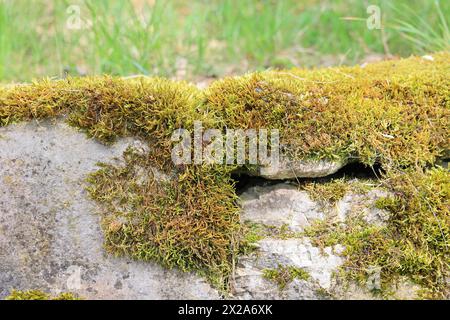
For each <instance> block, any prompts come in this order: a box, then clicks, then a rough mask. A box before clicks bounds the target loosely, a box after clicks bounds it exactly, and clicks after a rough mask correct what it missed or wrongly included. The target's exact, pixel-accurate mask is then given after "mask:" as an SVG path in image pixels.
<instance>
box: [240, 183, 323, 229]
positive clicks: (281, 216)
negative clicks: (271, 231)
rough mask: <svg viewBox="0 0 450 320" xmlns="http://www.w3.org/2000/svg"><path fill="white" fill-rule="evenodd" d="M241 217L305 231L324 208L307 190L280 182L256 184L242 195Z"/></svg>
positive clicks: (318, 217) (321, 216) (320, 214)
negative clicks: (269, 184)
mask: <svg viewBox="0 0 450 320" xmlns="http://www.w3.org/2000/svg"><path fill="white" fill-rule="evenodd" d="M241 205H242V213H241V220H243V221H252V222H258V223H263V224H266V225H270V226H276V227H282V226H287V227H288V228H289V229H290V230H291V231H294V232H298V231H302V230H303V229H304V227H305V226H308V225H310V223H311V222H312V221H314V220H317V219H323V218H324V215H323V212H322V211H321V210H320V208H319V207H318V205H317V203H315V202H314V201H312V200H311V199H310V197H309V196H308V193H307V192H305V191H300V190H298V189H297V188H296V187H295V186H292V185H289V184H285V183H280V184H276V185H272V186H266V187H261V186H254V187H251V188H250V189H249V190H247V191H245V192H244V193H243V194H242V195H241Z"/></svg>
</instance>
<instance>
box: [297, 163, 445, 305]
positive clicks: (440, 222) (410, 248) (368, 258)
mask: <svg viewBox="0 0 450 320" xmlns="http://www.w3.org/2000/svg"><path fill="white" fill-rule="evenodd" d="M384 184H385V185H386V187H387V188H389V189H390V191H391V192H392V194H393V195H394V196H392V197H387V198H381V199H379V200H378V201H377V207H378V208H382V209H386V210H389V212H390V214H391V215H390V218H389V221H388V222H387V224H386V225H384V226H374V225H369V224H367V223H366V222H364V221H363V220H362V219H358V218H355V217H352V218H351V219H348V220H347V221H346V223H345V224H343V223H337V222H332V221H321V222H317V223H316V224H315V225H314V226H313V227H311V228H309V230H307V231H306V235H308V236H310V237H311V239H312V241H313V242H314V243H315V244H316V245H319V246H330V245H335V244H338V243H339V244H342V245H344V246H345V251H344V252H343V255H344V256H346V257H347V261H346V264H345V266H344V269H345V271H346V276H347V277H349V278H350V279H354V280H358V281H360V282H362V283H364V282H365V281H366V277H367V275H368V271H369V269H370V268H371V267H380V271H381V280H382V288H383V289H387V288H389V287H390V286H391V285H392V283H393V281H395V280H397V278H398V276H408V277H409V278H410V279H411V280H413V281H414V282H416V283H417V284H419V285H421V286H422V287H423V291H422V295H423V297H428V298H429V297H432V298H444V297H448V296H449V295H450V292H449V290H450V289H449V283H448V279H449V276H450V260H449V257H450V251H449V245H450V242H449V240H450V173H449V172H448V170H445V169H442V168H434V169H430V170H428V171H422V170H410V171H408V172H400V171H399V172H391V173H389V174H388V175H387V177H386V178H385V180H384Z"/></svg>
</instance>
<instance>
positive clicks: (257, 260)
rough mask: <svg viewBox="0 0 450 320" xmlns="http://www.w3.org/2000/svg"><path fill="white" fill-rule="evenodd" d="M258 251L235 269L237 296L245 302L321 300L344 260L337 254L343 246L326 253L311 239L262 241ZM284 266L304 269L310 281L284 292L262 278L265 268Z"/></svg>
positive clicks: (327, 249) (328, 248) (295, 281)
mask: <svg viewBox="0 0 450 320" xmlns="http://www.w3.org/2000/svg"><path fill="white" fill-rule="evenodd" d="M258 247H259V248H258V251H257V253H254V254H252V255H250V256H248V257H245V258H242V259H240V261H239V264H238V266H237V269H236V278H235V281H236V283H235V285H234V287H235V295H236V297H238V298H242V299H321V298H323V293H322V292H323V289H324V290H325V291H326V290H329V289H330V288H331V285H332V276H333V272H335V271H336V270H337V269H338V268H339V266H340V265H341V264H342V262H343V260H342V258H341V257H339V256H338V255H337V254H339V253H340V252H341V250H342V249H343V248H342V247H341V246H335V247H327V248H325V249H324V250H323V251H322V250H321V249H319V248H317V247H314V246H313V245H312V244H311V242H310V241H309V239H308V238H302V239H286V240H283V239H271V238H267V239H263V240H261V241H259V242H258ZM280 265H282V266H293V267H298V268H302V269H303V270H304V271H306V272H308V274H309V275H310V280H298V279H295V280H294V281H292V282H291V283H289V284H288V285H287V287H286V288H285V289H283V290H280V289H279V288H278V284H276V283H274V282H272V281H270V280H266V279H264V278H263V272H264V269H274V268H278V267H279V266H280Z"/></svg>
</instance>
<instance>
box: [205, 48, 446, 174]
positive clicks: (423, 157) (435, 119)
mask: <svg viewBox="0 0 450 320" xmlns="http://www.w3.org/2000/svg"><path fill="white" fill-rule="evenodd" d="M433 58H434V61H433V62H431V61H427V60H424V59H422V58H416V57H412V58H409V59H405V60H398V61H386V62H381V63H376V64H373V65H368V66H366V67H364V68H363V67H359V66H357V67H340V68H331V69H319V70H313V71H311V70H301V69H293V70H289V71H284V70H283V71H266V72H259V73H252V74H249V75H246V76H243V77H233V78H227V79H224V80H222V81H218V82H215V83H213V84H212V85H211V87H210V88H209V89H208V90H207V105H208V106H209V110H212V111H215V112H216V114H217V115H216V117H217V118H218V119H220V121H221V122H222V123H223V125H224V126H227V127H239V128H243V129H247V128H253V129H258V128H266V129H272V128H276V129H279V130H280V140H281V145H282V149H283V150H284V153H285V155H287V156H289V157H291V158H295V159H297V158H298V159H305V158H327V159H342V158H344V159H347V158H351V159H355V158H356V159H359V161H361V162H363V163H365V164H367V165H372V164H374V163H375V162H380V163H382V164H383V165H384V167H385V169H386V167H391V166H400V165H401V166H404V165H416V164H418V165H424V164H426V163H434V162H435V160H436V157H439V156H441V155H443V154H444V152H445V151H446V150H448V149H449V141H448V134H447V133H448V127H449V126H450V123H449V121H450V108H449V106H450V104H449V103H450V102H449V96H450V83H449V81H448V70H449V62H448V61H449V60H450V59H449V58H450V54H449V53H440V54H435V55H433Z"/></svg>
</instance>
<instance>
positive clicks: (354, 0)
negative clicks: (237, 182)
mask: <svg viewBox="0 0 450 320" xmlns="http://www.w3.org/2000/svg"><path fill="white" fill-rule="evenodd" d="M371 4H378V5H380V8H381V13H382V18H383V26H384V30H383V32H382V31H380V30H368V29H367V27H366V21H365V19H366V18H367V17H368V14H367V12H366V7H367V5H368V4H366V3H365V2H364V1H358V0H348V1H341V2H336V1H318V0H305V1H296V0H280V1H238V0H225V1H201V0H197V1H191V2H189V3H188V4H187V3H186V2H183V1H180V0H173V1H158V0H156V1H148V0H147V1H146V0H140V1H139V0H124V1H107V0H95V1H94V0H77V1H67V0H64V1H43V0H32V1H30V0H14V1H13V0H0V45H1V50H0V81H2V82H9V81H30V80H31V79H33V78H40V77H43V76H52V77H63V76H64V75H65V74H66V73H69V74H72V75H78V74H85V73H86V74H103V73H108V74H113V75H131V74H148V75H160V76H169V77H175V76H176V77H179V78H185V79H188V80H198V79H199V78H204V77H216V76H218V77H220V76H223V75H225V74H236V73H242V72H246V71H248V70H259V69H264V68H268V67H290V66H305V65H306V66H313V65H318V64H322V65H323V64H354V63H357V62H360V61H362V60H363V59H364V57H366V56H368V55H371V54H385V53H392V54H395V55H401V56H408V55H410V54H412V53H415V54H421V53H426V52H429V51H437V50H448V49H449V39H450V37H449V29H448V24H449V22H448V17H449V16H450V3H449V2H448V1H440V2H439V1H429V0H420V1H414V2H411V1H407V0H397V1H387V0H378V1H372V2H371ZM71 5H78V6H79V8H80V10H81V11H80V13H81V16H80V18H81V19H82V20H83V21H90V22H91V23H90V27H87V28H83V29H80V30H72V29H69V28H67V21H68V19H69V18H70V17H71V14H73V12H68V11H67V10H68V8H69V7H70V6H71ZM31 7H32V10H30V8H31Z"/></svg>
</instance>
